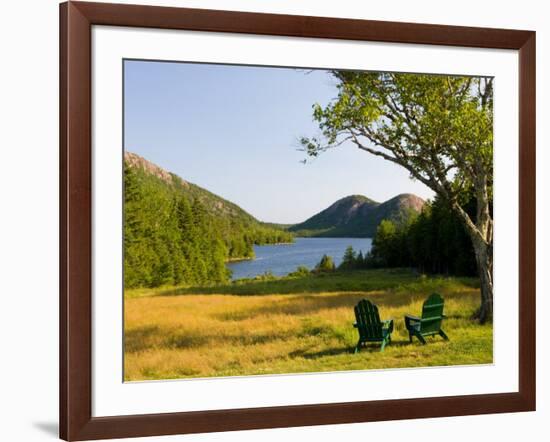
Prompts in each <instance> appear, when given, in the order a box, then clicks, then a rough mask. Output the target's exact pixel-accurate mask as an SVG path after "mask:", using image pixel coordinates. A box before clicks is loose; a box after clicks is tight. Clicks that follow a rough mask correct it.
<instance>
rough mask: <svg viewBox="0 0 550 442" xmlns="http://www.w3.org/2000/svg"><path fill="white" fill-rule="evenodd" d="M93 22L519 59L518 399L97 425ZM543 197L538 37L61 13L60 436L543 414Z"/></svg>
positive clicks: (234, 17) (124, 10)
mask: <svg viewBox="0 0 550 442" xmlns="http://www.w3.org/2000/svg"><path fill="white" fill-rule="evenodd" d="M93 25H109V26H129V27H145V28H159V29H179V30H194V31H204V32H208V31H214V32H232V33H244V34H263V35H277V36H292V37H309V38H324V39H347V40H364V41H376V42H391V43H408V44H428V45H447V46H464V47H476V48H497V49H511V50H517V51H519V111H520V112H519V158H518V164H519V185H520V188H519V195H520V197H519V213H520V219H519V275H520V280H519V287H518V291H519V330H518V333H519V343H520V347H519V391H518V392H510V393H498V394H482V395H465V396H452V397H427V398H419V399H399V400H381V401H366V402H348V403H330V404H311V405H300V406H279V407H263V408H248V409H230V410H215V411H193V412H181V413H164V414H147V415H130V416H110V417H92V357H93V355H92V317H91V313H92V312H91V310H92V288H91V286H92V268H91V266H92V258H91V254H92V221H91V220H92V183H91V176H92V175H91V172H92V170H91V161H92V151H91V149H92V144H91V136H92V132H91V97H92V95H91V92H92V91H91V49H92V48H91V44H92V43H91V29H92V26H93ZM535 190H536V189H535V32H532V31H518V30H503V29H486V28H468V27H456V26H442V25H427V24H412V23H394V22H381V21H367V20H351V19H339V18H338V19H337V18H321V17H302V16H292V15H274V14H259V13H244V12H227V11H213V10H200V9H183V8H171V7H153V6H136V5H117V4H106V3H81V2H68V3H63V4H61V5H60V437H61V438H63V439H65V440H85V439H102V438H121V437H135V436H153V435H169V434H180V433H199V432H215V431H231V430H245V429H261V428H276V427H290V426H306V425H321V424H339V423H352V422H369V421H385V420H394V419H412V418H427V417H442V416H459V415H473V414H486V413H506V412H518V411H532V410H535V404H536V400H535V365H536V364H535V329H536V323H535Z"/></svg>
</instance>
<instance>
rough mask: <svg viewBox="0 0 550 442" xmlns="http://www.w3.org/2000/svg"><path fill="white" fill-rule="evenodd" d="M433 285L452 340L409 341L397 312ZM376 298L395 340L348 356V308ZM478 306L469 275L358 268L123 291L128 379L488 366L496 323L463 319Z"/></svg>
mask: <svg viewBox="0 0 550 442" xmlns="http://www.w3.org/2000/svg"><path fill="white" fill-rule="evenodd" d="M433 291H438V292H439V293H441V294H442V295H443V296H444V298H445V314H446V315H447V316H448V318H447V319H446V320H445V321H444V322H443V329H444V330H445V332H446V333H447V335H448V336H449V338H450V341H448V342H446V341H443V340H442V339H441V338H439V337H435V338H428V345H426V346H422V345H421V344H420V343H419V342H418V341H416V340H415V341H413V343H412V344H410V343H409V340H408V334H407V332H406V330H405V325H404V322H403V316H404V315H405V314H407V313H409V314H414V315H419V314H420V312H421V309H422V302H423V300H424V299H425V298H426V297H427V296H428V295H429V294H430V293H432V292H433ZM362 298H368V299H370V300H371V301H373V302H374V303H376V304H377V305H378V307H379V310H380V315H381V319H390V318H393V319H394V321H395V330H394V332H393V335H392V338H393V340H392V343H391V344H390V345H389V346H388V347H386V350H385V351H384V352H383V353H380V351H379V345H374V344H373V345H372V347H369V348H367V349H362V350H361V352H360V353H359V354H356V355H354V354H352V350H353V347H354V346H355V344H356V342H357V331H356V330H355V329H354V328H353V327H352V324H353V322H354V321H355V318H354V313H353V306H354V305H355V304H356V303H357V302H358V301H359V300H360V299H362ZM478 304H479V288H478V283H477V281H476V280H475V279H473V278H431V277H428V278H427V277H422V276H419V275H416V274H414V273H412V272H409V271H406V270H364V271H354V272H348V273H345V272H337V273H333V274H325V275H310V276H305V277H301V278H283V279H271V280H264V281H261V280H260V281H251V280H248V281H241V282H238V283H232V284H228V285H225V286H218V287H203V288H200V287H195V288H178V287H172V288H170V287H167V288H166V287H165V288H158V289H138V290H128V291H126V293H125V313H124V314H125V360H124V365H125V379H126V380H127V381H136V380H151V379H175V378H185V377H209V376H233V375H258V374H275V373H300V372H322V371H339V370H365V369H382V368H399V367H423V366H442V365H467V364H487V363H492V361H493V329H492V325H491V324H486V325H483V326H481V325H479V324H477V323H476V322H474V321H472V320H470V317H471V315H472V313H473V312H474V311H475V309H476V307H477V306H478Z"/></svg>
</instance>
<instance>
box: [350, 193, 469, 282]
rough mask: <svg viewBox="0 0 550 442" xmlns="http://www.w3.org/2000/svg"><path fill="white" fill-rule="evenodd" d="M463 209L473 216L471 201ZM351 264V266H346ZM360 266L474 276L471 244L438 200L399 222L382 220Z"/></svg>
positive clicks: (461, 227) (462, 228) (451, 214)
mask: <svg viewBox="0 0 550 442" xmlns="http://www.w3.org/2000/svg"><path fill="white" fill-rule="evenodd" d="M464 207H465V210H466V211H468V212H472V211H473V212H474V213H475V207H476V203H475V199H474V198H471V197H470V198H469V199H468V202H467V203H465V205H464ZM350 265H353V264H350ZM356 265H358V266H361V265H362V266H363V267H371V268H372V267H414V268H416V269H417V270H418V271H420V272H422V273H437V274H447V275H455V276H474V275H476V274H477V266H476V260H475V254H474V250H473V247H472V242H471V240H470V238H469V237H468V235H467V233H466V231H465V229H464V227H463V224H462V222H461V221H460V219H459V218H458V216H457V215H456V214H455V213H454V212H452V211H451V209H450V208H449V207H448V205H447V204H445V203H444V202H443V201H442V200H441V199H439V198H437V197H436V198H435V199H434V201H433V202H428V203H426V204H425V205H424V207H423V209H422V211H421V212H420V213H419V214H411V215H410V216H409V217H408V218H406V219H404V220H402V221H401V222H399V223H395V222H392V221H389V220H384V221H382V222H381V223H380V225H379V226H378V228H377V230H376V235H375V237H374V238H373V242H372V249H371V251H370V252H369V254H368V255H367V256H365V257H364V258H363V260H362V264H361V260H358V263H357V264H356Z"/></svg>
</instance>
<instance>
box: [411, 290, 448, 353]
mask: <svg viewBox="0 0 550 442" xmlns="http://www.w3.org/2000/svg"><path fill="white" fill-rule="evenodd" d="M444 304H445V300H444V299H443V298H442V297H441V295H439V294H437V293H433V294H431V295H430V296H429V297H428V299H426V300H425V301H424V304H423V305H422V317H421V318H419V317H417V316H411V315H406V316H405V327H406V328H407V330H408V332H409V341H410V342H412V340H413V336H416V337H417V338H418V340H419V341H420V342H422V344H426V339H424V338H425V337H426V336H434V335H439V336H441V337H442V338H443V339H445V340H446V341H448V340H449V337H448V336H447V335H446V334H445V332H444V331H443V330H442V329H441V323H442V322H443V319H444V318H445V315H444V314H443V307H444Z"/></svg>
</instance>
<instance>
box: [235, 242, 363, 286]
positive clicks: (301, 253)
mask: <svg viewBox="0 0 550 442" xmlns="http://www.w3.org/2000/svg"><path fill="white" fill-rule="evenodd" d="M348 246H352V247H353V249H354V250H355V252H357V253H359V251H362V252H363V254H365V253H368V252H369V251H370V249H371V246H372V239H371V238H295V241H294V243H292V244H277V245H267V246H254V251H255V252H256V258H255V259H253V260H247V261H237V262H232V263H228V264H227V267H229V268H230V269H231V270H232V271H233V276H232V278H233V279H240V278H253V277H255V276H257V275H261V274H263V273H265V272H272V273H273V274H274V275H276V276H284V275H287V274H289V273H290V272H293V271H294V270H296V267H298V266H306V267H307V268H309V269H313V267H315V265H316V264H317V263H318V262H319V261H320V260H321V257H322V256H323V255H325V254H326V255H329V256H331V257H332V259H333V260H334V263H335V264H336V265H338V264H340V262H342V257H343V256H344V252H345V251H346V248H347V247H348Z"/></svg>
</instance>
